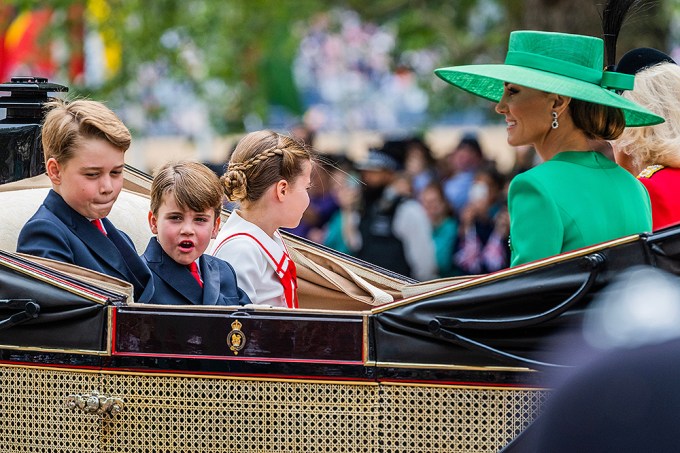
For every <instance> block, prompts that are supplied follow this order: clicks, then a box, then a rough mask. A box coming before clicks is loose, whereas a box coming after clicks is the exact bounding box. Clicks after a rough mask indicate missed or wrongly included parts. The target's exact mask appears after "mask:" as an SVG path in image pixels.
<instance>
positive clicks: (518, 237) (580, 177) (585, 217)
mask: <svg viewBox="0 0 680 453" xmlns="http://www.w3.org/2000/svg"><path fill="white" fill-rule="evenodd" d="M508 208H509V212H510V247H511V250H512V258H511V265H512V266H517V265H518V264H523V263H526V262H529V261H534V260H538V259H541V258H546V257H548V256H552V255H557V254H559V253H562V252H567V251H569V250H575V249H578V248H581V247H586V246H589V245H593V244H597V243H600V242H604V241H608V240H612V239H616V238H619V237H622V236H627V235H631V234H637V233H642V232H646V231H652V214H651V206H650V201H649V195H648V194H647V191H646V190H645V188H644V186H643V185H642V184H641V183H640V182H639V181H638V180H637V179H635V177H633V176H632V175H631V174H630V173H628V172H627V171H626V170H624V169H623V168H621V167H620V166H618V165H617V164H616V163H614V162H612V161H611V160H609V159H607V158H606V157H605V156H604V155H602V154H600V153H597V152H595V151H587V152H581V151H565V152H561V153H559V154H557V155H555V157H553V158H552V159H551V160H549V161H547V162H544V163H542V164H540V165H538V166H536V167H534V168H532V169H531V170H528V171H526V172H524V173H520V174H519V175H517V176H516V177H515V178H514V179H513V180H512V182H511V183H510V188H509V192H508Z"/></svg>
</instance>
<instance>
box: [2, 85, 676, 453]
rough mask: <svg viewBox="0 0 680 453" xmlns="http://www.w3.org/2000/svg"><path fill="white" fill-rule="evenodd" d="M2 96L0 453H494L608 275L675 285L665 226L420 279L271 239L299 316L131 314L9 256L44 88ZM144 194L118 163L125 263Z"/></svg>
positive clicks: (25, 207)
mask: <svg viewBox="0 0 680 453" xmlns="http://www.w3.org/2000/svg"><path fill="white" fill-rule="evenodd" d="M14 85H21V86H20V87H19V88H20V90H19V91H18V92H19V93H20V94H21V93H22V92H23V93H24V96H23V99H19V100H16V99H14V98H16V97H17V91H12V95H11V96H10V98H13V99H12V100H11V101H7V98H6V99H5V102H6V104H5V106H7V105H9V108H8V119H6V120H5V122H4V123H2V124H0V137H2V139H0V146H1V147H2V148H3V149H0V154H2V155H3V156H4V159H3V160H4V162H7V163H8V164H9V165H8V166H10V167H11V169H12V170H13V174H9V176H7V179H17V180H16V181H14V182H7V183H5V184H3V185H0V204H1V205H2V206H4V211H5V214H4V219H3V222H2V223H3V227H2V234H1V235H0V389H1V390H0V403H1V404H0V424H1V426H2V429H1V430H0V446H1V447H2V450H3V451H6V452H19V451H51V452H56V451H62V452H73V451H81V452H136V451H154V452H155V451H201V452H211V451H214V452H217V451H252V452H261V451H299V452H374V451H376V452H377V451H382V452H416V451H428V452H436V451H441V452H444V451H446V452H477V451H487V452H489V451H498V450H499V449H500V448H502V447H503V446H505V445H506V444H507V443H508V442H510V441H511V440H512V439H513V438H515V437H516V436H517V435H518V434H519V433H520V432H522V431H523V430H524V429H525V428H526V427H527V426H528V425H529V424H530V423H531V421H532V420H533V419H534V418H535V417H536V416H537V415H538V413H539V412H540V410H541V408H542V406H543V404H544V402H545V400H546V398H547V396H548V390H546V388H545V386H546V381H545V379H544V374H543V373H542V372H541V370H543V369H545V368H552V367H555V366H562V365H568V364H565V363H563V361H564V357H563V356H562V355H561V354H560V351H559V350H558V348H557V347H556V346H555V344H556V341H555V339H556V338H558V337H560V336H561V335H568V334H569V333H570V332H572V331H573V329H574V327H575V326H578V325H579V323H580V321H581V320H582V318H583V316H584V313H585V312H587V310H588V308H589V306H590V304H591V302H592V300H593V298H594V297H596V296H597V294H598V293H599V292H601V291H602V290H603V289H604V288H605V287H606V286H607V285H608V284H609V282H610V281H611V280H612V279H613V278H614V276H616V275H617V274H618V273H619V272H621V271H623V270H625V269H627V268H629V267H632V266H635V265H639V264H648V265H652V266H656V267H660V268H663V269H666V270H670V271H672V272H674V273H677V258H676V257H677V256H678V254H679V253H680V229H679V228H673V229H668V230H666V231H663V232H660V233H657V234H654V235H645V234H643V235H640V236H630V237H624V238H620V239H618V240H615V241H611V242H608V243H604V244H599V245H596V246H592V247H588V248H584V249H581V250H576V251H573V252H569V253H565V254H563V255H559V256H554V257H550V258H547V259H545V260H541V261H538V262H533V263H528V264H526V265H523V266H519V267H516V268H511V269H506V270H502V271H500V272H496V273H493V274H488V275H481V276H476V277H465V278H453V279H444V280H436V281H430V282H415V281H413V280H410V279H408V278H406V277H403V276H400V275H397V274H394V273H392V272H389V271H387V270H385V269H380V268H376V267H375V266H372V265H370V264H368V263H365V262H361V261H359V260H356V259H354V258H352V257H349V256H346V255H343V254H340V253H338V252H335V251H333V250H330V249H327V248H324V247H323V246H320V245H318V244H315V243H312V242H309V241H306V240H304V239H301V238H298V237H295V236H292V235H286V236H285V240H286V242H287V245H288V248H289V250H291V254H292V258H293V259H294V260H295V261H296V263H297V267H298V277H299V280H300V285H299V287H300V289H299V292H300V309H299V310H289V309H278V308H268V307H258V306H256V307H253V306H247V307H203V306H162V305H143V304H137V303H135V302H133V300H132V287H131V285H130V284H128V283H126V282H123V281H120V280H116V279H114V278H111V277H108V276H105V275H101V274H97V273H95V272H92V271H88V270H84V269H82V268H78V267H75V266H70V265H66V264H63V263H56V262H53V261H50V260H45V259H39V258H35V257H30V256H25V255H19V254H16V253H14V252H13V251H14V250H15V244H16V237H17V235H18V232H19V229H20V228H21V225H23V222H25V220H26V219H27V218H28V217H29V216H30V215H31V214H32V213H33V212H35V210H36V209H37V207H38V206H39V204H40V203H41V202H42V200H43V198H44V195H45V193H46V191H47V190H48V189H47V187H48V185H47V183H48V182H47V181H46V180H45V178H44V177H43V176H40V175H39V174H37V173H39V171H36V168H38V169H39V165H36V164H35V163H36V162H37V161H39V159H40V155H39V154H37V155H36V154H35V153H36V152H38V151H39V150H36V146H33V145H31V143H33V141H34V140H35V139H36V137H38V136H39V127H40V126H39V117H38V119H37V120H35V121H33V123H30V122H29V121H30V119H27V116H26V115H17V114H16V112H18V111H19V110H16V111H13V109H21V108H23V107H21V105H22V103H29V102H28V101H26V100H27V99H29V98H30V97H31V96H35V95H36V93H37V94H40V93H44V92H45V91H50V90H53V89H54V86H49V85H50V84H46V82H45V81H41V80H27V81H19V82H18V83H16V84H14ZM9 88H12V87H11V86H10V87H9ZM2 89H6V88H3V87H2V86H0V90H2ZM22 90H23V91H22ZM27 92H30V93H31V94H30V95H28V94H26V93H27ZM19 97H20V98H21V96H19ZM24 101H25V102H24ZM0 106H2V99H0ZM31 128H33V129H31ZM31 130H32V131H33V132H31ZM36 131H37V132H36ZM29 141H31V142H30V143H29ZM17 150H26V151H27V152H25V153H23V154H21V155H20V154H18V153H17V152H16V151H17ZM30 162H33V165H29V164H27V163H30ZM27 172H28V173H31V174H37V176H33V177H30V178H24V176H27V175H26V173H27ZM10 173H12V172H10ZM6 175H7V174H6ZM13 175H14V176H16V175H18V176H16V177H13ZM29 176H30V175H29ZM7 179H6V180H7ZM149 186H150V179H149V177H148V176H147V175H145V174H143V173H141V172H139V171H136V170H135V169H133V168H127V169H126V183H125V188H124V190H123V192H122V194H121V196H120V197H119V200H118V202H117V204H116V206H115V207H114V209H113V211H112V213H111V218H112V220H113V221H114V223H115V224H117V225H119V226H120V227H121V229H123V230H125V231H126V232H128V233H129V234H130V236H131V237H132V238H133V241H134V242H135V244H136V246H137V248H138V250H142V249H143V247H144V245H145V244H146V242H147V241H148V238H149V236H150V235H151V233H150V231H149V230H148V226H147V223H146V215H147V212H148V191H149ZM227 215H228V213H227V212H224V216H227Z"/></svg>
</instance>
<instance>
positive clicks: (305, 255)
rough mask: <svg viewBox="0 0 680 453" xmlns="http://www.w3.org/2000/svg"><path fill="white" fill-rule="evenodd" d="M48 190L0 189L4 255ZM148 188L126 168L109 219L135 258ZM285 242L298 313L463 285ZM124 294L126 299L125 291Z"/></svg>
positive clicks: (37, 181)
mask: <svg viewBox="0 0 680 453" xmlns="http://www.w3.org/2000/svg"><path fill="white" fill-rule="evenodd" d="M50 187H51V186H50V181H49V179H47V177H46V176H45V175H40V176H35V177H33V178H28V179H24V180H21V181H16V182H13V183H9V184H4V185H0V210H1V212H3V213H4V215H5V218H4V219H3V228H2V230H1V231H0V249H2V250H6V251H10V252H14V251H15V250H16V244H17V237H18V235H19V231H20V230H21V228H22V227H23V225H24V224H25V223H26V221H27V220H28V219H29V218H30V217H31V216H32V215H33V214H34V213H35V211H36V210H37V209H38V208H39V207H40V204H41V203H42V201H43V199H44V198H45V196H46V195H47V192H48V191H49V189H50ZM150 187H151V180H150V178H149V176H148V175H145V174H144V173H141V172H139V171H137V170H135V169H133V168H126V171H125V185H124V188H123V191H122V192H121V194H120V196H119V197H118V200H117V201H116V204H115V205H114V207H113V210H112V211H111V214H110V215H109V218H110V219H111V221H112V222H113V223H114V224H115V225H116V227H118V228H119V229H121V230H122V231H125V232H126V233H127V234H128V235H129V236H130V238H131V239H132V241H133V242H134V244H135V247H136V249H137V252H138V253H141V252H143V251H144V249H145V248H146V244H147V242H148V241H149V238H150V237H151V236H152V235H151V231H150V230H149V225H148V220H147V215H148V211H149V190H150ZM228 215H229V213H228V212H227V211H223V221H224V220H226V217H228ZM285 240H286V244H287V246H288V248H289V251H290V253H291V256H292V258H293V260H294V261H295V262H296V264H297V268H298V283H299V291H298V292H299V297H300V308H303V309H321V310H342V311H346V310H349V311H363V310H370V309H371V308H373V307H375V306H378V305H383V304H386V303H390V302H392V301H395V300H399V299H403V298H404V297H407V296H414V295H417V294H421V293H425V292H427V291H429V290H432V289H437V288H442V287H448V286H451V285H454V284H457V283H460V282H461V281H464V280H468V279H469V277H463V278H450V279H442V280H435V281H429V282H427V283H421V284H413V283H410V282H408V281H405V280H404V279H400V278H398V277H394V276H390V275H385V274H382V273H380V272H377V271H373V270H372V269H370V268H368V267H367V266H361V265H358V264H356V263H355V262H353V261H352V260H349V259H345V258H344V257H343V256H342V255H338V254H334V253H329V252H327V251H325V250H323V249H321V248H317V247H313V246H310V245H309V244H307V243H305V242H304V241H301V240H299V239H297V238H296V237H294V236H290V235H288V236H286V237H285ZM36 261H40V262H41V263H42V264H47V265H49V266H51V267H56V268H58V270H60V271H62V272H67V273H71V274H74V275H76V276H77V277H78V278H82V279H86V280H88V279H89V280H94V281H96V282H97V284H102V285H105V286H109V287H110V286H111V285H112V286H121V287H123V288H126V286H127V285H125V284H124V283H123V284H121V283H122V282H120V281H118V280H116V279H113V278H110V277H109V278H107V277H106V276H102V275H94V274H96V273H93V272H91V271H87V270H83V269H80V268H77V267H76V266H69V265H63V264H61V263H55V262H50V261H49V260H36ZM125 293H126V294H127V289H125ZM128 300H132V299H131V298H128Z"/></svg>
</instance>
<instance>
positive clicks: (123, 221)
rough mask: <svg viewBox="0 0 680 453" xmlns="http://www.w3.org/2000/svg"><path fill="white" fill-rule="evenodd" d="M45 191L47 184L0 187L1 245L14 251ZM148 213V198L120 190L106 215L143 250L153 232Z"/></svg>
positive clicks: (1, 247) (47, 190)
mask: <svg viewBox="0 0 680 453" xmlns="http://www.w3.org/2000/svg"><path fill="white" fill-rule="evenodd" d="M48 192H49V189H48V188H29V189H19V190H9V191H0V213H1V214H0V215H2V217H3V218H2V228H0V249H2V250H6V251H8V252H14V251H16V247H17V239H18V237H19V232H20V231H21V228H23V226H24V224H25V223H26V222H27V221H28V219H30V218H31V216H32V215H33V214H35V212H36V211H37V210H38V208H39V207H40V205H41V204H42V202H43V200H44V199H45V197H46V196H47V193H48ZM148 213H149V199H148V198H146V197H144V196H142V195H139V194H136V193H133V192H128V191H126V190H123V191H121V193H120V195H119V196H118V200H116V203H115V204H114V206H113V209H112V210H111V213H110V214H109V216H108V218H109V220H111V222H113V224H114V225H115V226H116V228H118V229H119V230H122V231H124V232H125V233H127V234H128V235H129V236H130V238H131V239H132V242H134V244H135V248H136V249H137V253H141V252H143V251H144V249H145V248H146V245H147V243H148V242H149V238H150V237H151V236H152V235H151V230H149V223H148V220H147V216H148Z"/></svg>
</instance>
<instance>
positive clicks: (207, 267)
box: [142, 161, 250, 305]
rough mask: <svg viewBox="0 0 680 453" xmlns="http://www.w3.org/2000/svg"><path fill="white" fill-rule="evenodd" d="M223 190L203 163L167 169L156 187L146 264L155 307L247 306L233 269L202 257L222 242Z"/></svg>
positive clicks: (155, 182) (170, 165)
mask: <svg viewBox="0 0 680 453" xmlns="http://www.w3.org/2000/svg"><path fill="white" fill-rule="evenodd" d="M222 197H223V192H222V185H221V184H220V181H219V179H218V178H217V176H216V175H215V173H214V172H213V171H212V170H210V169H209V168H208V167H206V166H205V165H203V164H200V163H198V162H189V161H184V162H170V163H167V164H165V165H163V166H162V167H161V168H160V169H159V170H158V172H157V173H156V175H155V177H154V179H153V182H152V183H151V211H150V212H149V226H150V227H151V232H152V233H153V234H155V235H156V237H154V238H151V240H150V241H149V245H148V246H147V247H146V251H145V252H144V254H143V255H142V258H143V259H144V260H145V261H146V263H147V264H148V266H149V268H150V269H151V272H152V273H153V278H154V287H155V292H154V296H153V299H152V301H151V303H155V304H165V305H184V304H195V305H246V304H250V299H248V296H247V295H246V293H244V292H243V291H242V290H241V289H240V288H239V287H238V286H237V284H236V283H237V282H236V273H235V272H234V269H233V268H232V267H231V265H230V264H229V263H227V262H226V261H224V260H222V259H219V258H215V257H213V256H210V255H204V254H203V252H205V250H206V249H207V248H208V245H210V240H211V239H214V238H215V237H216V236H217V232H218V230H219V228H220V212H221V210H222Z"/></svg>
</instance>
